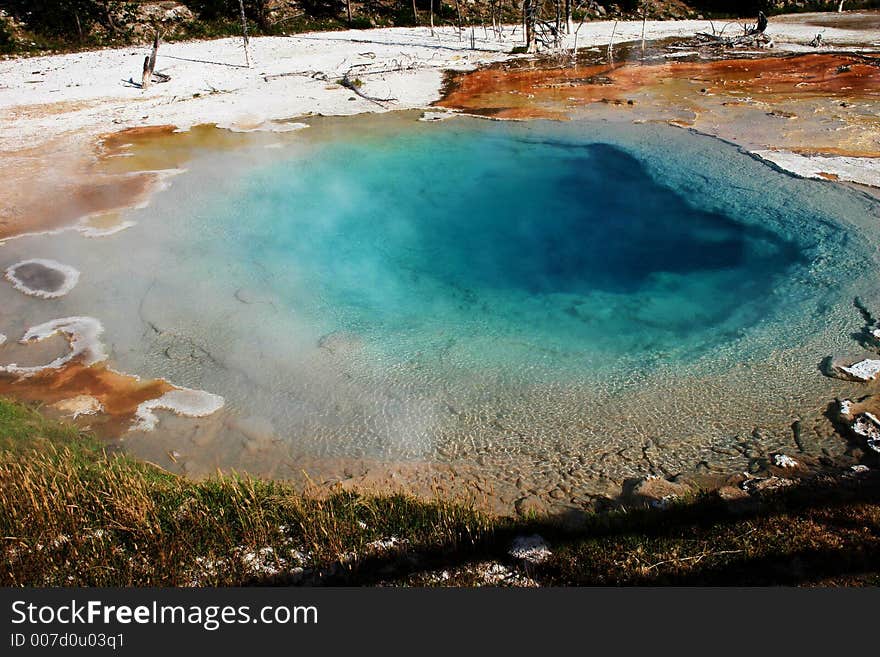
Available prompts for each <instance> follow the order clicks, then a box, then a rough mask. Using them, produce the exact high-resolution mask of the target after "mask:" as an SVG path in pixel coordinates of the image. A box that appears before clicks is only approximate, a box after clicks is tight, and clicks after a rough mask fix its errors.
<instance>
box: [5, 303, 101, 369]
mask: <svg viewBox="0 0 880 657" xmlns="http://www.w3.org/2000/svg"><path fill="white" fill-rule="evenodd" d="M59 333H60V334H62V335H64V336H65V337H66V338H67V341H68V342H69V343H70V351H69V352H68V353H67V354H65V355H64V356H59V357H58V358H56V359H55V360H53V361H52V362H51V363H49V364H47V365H36V366H33V367H19V366H18V365H17V364H16V363H10V364H9V365H0V372H6V373H8V374H18V375H20V376H31V375H34V374H38V373H40V372H42V371H44V370H57V369H59V368H61V367H63V366H64V365H66V364H67V363H69V362H70V361H72V360H74V359H75V358H76V359H79V360H81V361H82V363H83V364H84V365H86V366H88V365H94V364H95V363H100V362H101V361H104V360H107V352H106V351H105V350H104V345H103V343H102V342H101V334H103V333H104V326H103V325H102V324H101V322H99V321H98V320H97V319H95V318H94V317H64V318H62V319H53V320H52V321H50V322H46V323H44V324H40V325H38V326H34V327H33V328H31V329H28V331H27V333H25V334H24V335H23V336H22V337H21V340H19V342H20V343H21V344H28V343H29V342H41V341H43V340H45V339H46V338H50V337H52V336H53V335H57V334H59Z"/></svg>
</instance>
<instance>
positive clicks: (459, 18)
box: [455, 0, 462, 41]
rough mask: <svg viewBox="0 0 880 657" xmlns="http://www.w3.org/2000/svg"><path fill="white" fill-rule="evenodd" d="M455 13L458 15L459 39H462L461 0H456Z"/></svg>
mask: <svg viewBox="0 0 880 657" xmlns="http://www.w3.org/2000/svg"><path fill="white" fill-rule="evenodd" d="M455 13H456V14H457V16H458V40H459V41H461V30H462V28H461V0H455Z"/></svg>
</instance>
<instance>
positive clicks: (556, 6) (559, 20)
mask: <svg viewBox="0 0 880 657" xmlns="http://www.w3.org/2000/svg"><path fill="white" fill-rule="evenodd" d="M553 4H554V7H553V8H554V9H555V10H556V35H555V37H556V45H559V35H560V34H562V0H553Z"/></svg>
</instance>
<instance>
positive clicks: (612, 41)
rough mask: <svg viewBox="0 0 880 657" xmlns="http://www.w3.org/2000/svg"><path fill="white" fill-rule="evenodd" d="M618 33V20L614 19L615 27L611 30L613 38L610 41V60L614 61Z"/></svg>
mask: <svg viewBox="0 0 880 657" xmlns="http://www.w3.org/2000/svg"><path fill="white" fill-rule="evenodd" d="M615 34H617V21H614V28H612V30H611V40H610V41H609V42H608V61H609V62H611V63H612V64H613V63H614V35H615Z"/></svg>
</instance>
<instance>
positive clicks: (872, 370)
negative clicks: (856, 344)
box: [840, 358, 880, 381]
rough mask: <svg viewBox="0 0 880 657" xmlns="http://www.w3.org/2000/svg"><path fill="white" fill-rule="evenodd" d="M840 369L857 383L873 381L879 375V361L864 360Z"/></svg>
mask: <svg viewBox="0 0 880 657" xmlns="http://www.w3.org/2000/svg"><path fill="white" fill-rule="evenodd" d="M840 369H841V371H842V372H846V373H847V374H849V375H850V376H851V377H853V378H854V379H856V380H858V381H873V380H874V379H875V378H876V377H877V375H878V374H880V360H875V359H872V358H866V359H865V360H860V361H859V362H858V363H853V364H852V365H850V366H849V367H846V366H844V367H841V368H840Z"/></svg>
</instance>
